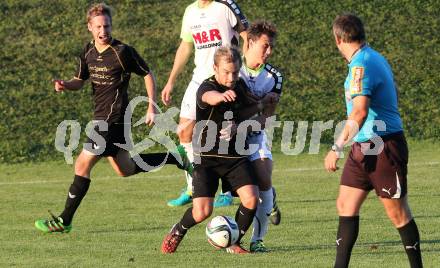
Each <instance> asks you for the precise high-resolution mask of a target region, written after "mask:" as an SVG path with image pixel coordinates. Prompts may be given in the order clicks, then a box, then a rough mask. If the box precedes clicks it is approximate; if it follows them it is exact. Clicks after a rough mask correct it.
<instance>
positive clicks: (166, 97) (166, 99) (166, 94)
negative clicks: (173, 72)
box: [161, 83, 173, 106]
mask: <svg viewBox="0 0 440 268" xmlns="http://www.w3.org/2000/svg"><path fill="white" fill-rule="evenodd" d="M172 92H173V85H171V84H169V83H167V84H166V85H165V87H164V88H163V89H162V92H161V97H162V102H163V104H165V105H166V106H168V105H170V104H171V93H172Z"/></svg>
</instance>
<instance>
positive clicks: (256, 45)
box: [240, 21, 283, 252]
mask: <svg viewBox="0 0 440 268" xmlns="http://www.w3.org/2000/svg"><path fill="white" fill-rule="evenodd" d="M276 36H277V29H276V28H275V26H274V25H273V24H272V23H270V22H267V21H256V22H254V23H252V24H251V26H250V27H249V29H248V31H247V37H248V47H247V49H246V50H245V53H244V63H243V66H242V67H241V69H240V77H241V78H242V79H243V80H244V81H245V82H246V85H247V86H248V89H249V91H250V92H251V93H252V94H253V95H255V96H256V97H258V98H263V97H265V96H267V95H271V97H272V98H273V99H275V100H276V102H278V101H279V97H280V94H281V89H282V84H283V77H282V75H281V73H280V72H279V71H278V70H277V69H276V68H275V67H273V66H272V65H270V64H268V63H267V60H268V58H269V57H270V56H271V54H272V51H273V48H274V44H275V39H276ZM274 110H275V106H274V107H273V110H272V111H271V112H270V113H269V114H265V115H261V116H260V118H255V120H257V121H260V122H261V123H262V124H264V122H265V119H266V117H268V116H271V115H273V113H274ZM246 142H247V143H248V144H249V146H251V145H252V144H253V146H255V145H257V147H258V149H257V150H256V151H255V152H254V153H252V154H251V155H250V156H249V157H248V158H249V160H250V161H251V164H252V167H253V168H254V170H255V173H256V175H257V183H258V187H259V203H258V207H257V212H256V214H255V217H254V222H253V233H252V238H251V245H250V250H251V252H266V251H267V249H266V246H265V245H264V244H263V238H264V236H265V235H266V233H267V229H268V223H269V215H270V214H271V212H272V209H273V208H274V207H275V208H276V213H278V220H277V221H276V222H275V223H276V224H277V223H279V216H280V214H279V210H278V208H277V206H274V190H273V188H272V153H271V148H269V147H268V144H267V136H266V133H265V131H264V130H262V131H254V132H251V133H250V134H249V135H248V137H247V140H246Z"/></svg>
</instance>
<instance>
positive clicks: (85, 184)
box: [60, 175, 90, 225]
mask: <svg viewBox="0 0 440 268" xmlns="http://www.w3.org/2000/svg"><path fill="white" fill-rule="evenodd" d="M89 186H90V179H89V178H86V177H81V176H79V175H75V177H74V178H73V183H72V184H71V185H70V188H69V193H68V194H67V199H66V205H65V208H64V211H63V212H62V213H61V215H60V217H61V218H62V219H63V224H64V225H70V224H71V223H72V218H73V215H74V214H75V211H76V209H77V208H78V207H79V205H80V204H81V200H82V199H83V197H84V196H85V195H86V193H87V190H89Z"/></svg>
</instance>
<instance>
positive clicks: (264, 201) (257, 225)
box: [251, 188, 273, 242]
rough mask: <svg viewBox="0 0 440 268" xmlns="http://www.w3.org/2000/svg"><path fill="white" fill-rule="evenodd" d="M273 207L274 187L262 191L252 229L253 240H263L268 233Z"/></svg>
mask: <svg viewBox="0 0 440 268" xmlns="http://www.w3.org/2000/svg"><path fill="white" fill-rule="evenodd" d="M272 207H273V192H272V188H270V189H269V190H268V191H260V197H259V200H258V206H257V212H256V213H255V217H254V221H253V229H252V239H251V242H255V241H257V240H263V238H264V236H265V235H266V234H267V228H268V226H269V215H270V212H271V211H272Z"/></svg>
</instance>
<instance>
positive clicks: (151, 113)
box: [145, 106, 156, 127]
mask: <svg viewBox="0 0 440 268" xmlns="http://www.w3.org/2000/svg"><path fill="white" fill-rule="evenodd" d="M155 119H156V108H155V107H154V106H149V107H148V110H147V115H146V117H145V124H147V125H148V126H150V127H151V126H152V125H153V124H154V120H155Z"/></svg>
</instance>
